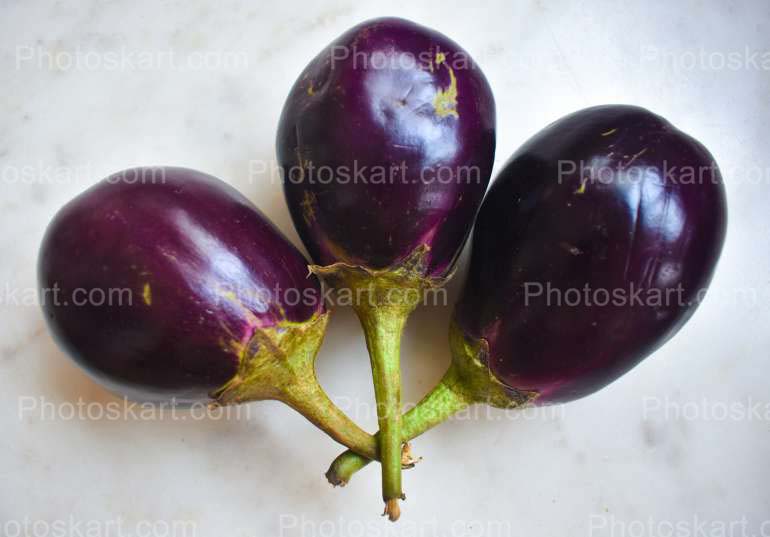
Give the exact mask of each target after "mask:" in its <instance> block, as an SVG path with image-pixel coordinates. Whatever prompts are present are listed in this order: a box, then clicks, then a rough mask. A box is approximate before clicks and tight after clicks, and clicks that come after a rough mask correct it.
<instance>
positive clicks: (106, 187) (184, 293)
mask: <svg viewBox="0 0 770 537" xmlns="http://www.w3.org/2000/svg"><path fill="white" fill-rule="evenodd" d="M39 285H40V287H41V288H42V290H43V291H42V295H41V296H44V297H46V299H45V300H44V305H43V309H44V313H45V317H46V318H47V321H48V324H49V326H50V328H51V330H52V332H53V334H54V336H55V337H56V339H57V340H58V342H59V343H60V345H61V346H62V347H63V348H64V349H65V350H66V351H67V352H68V353H69V354H70V355H71V356H72V358H73V359H74V360H75V361H76V362H77V363H78V364H80V365H81V366H82V367H83V368H84V369H85V370H86V371H88V373H90V374H91V375H92V376H93V377H95V378H96V379H97V380H98V381H99V382H101V383H102V384H104V385H105V386H106V387H107V388H109V389H111V390H113V391H115V392H117V393H119V394H121V395H124V396H127V397H129V398H131V399H134V400H139V401H153V402H158V401H166V400H171V399H174V400H175V401H176V402H178V403H194V402H198V401H205V400H208V399H209V397H208V394H209V393H210V392H211V391H212V390H215V389H217V388H219V387H221V386H222V385H223V384H225V383H226V382H227V381H228V380H229V379H230V378H231V377H233V375H234V374H235V373H236V370H237V367H238V357H239V355H238V348H239V344H240V345H246V344H248V342H249V341H250V339H251V336H252V334H253V333H254V331H255V330H256V329H257V328H266V327H273V326H276V325H277V324H279V323H281V322H283V321H293V322H301V321H305V320H307V319H309V318H311V317H312V316H313V315H315V314H316V313H320V312H321V311H322V310H323V304H322V300H321V294H320V284H319V282H318V280H317V279H316V278H315V277H307V264H306V261H305V259H304V257H303V256H302V254H300V253H299V251H298V250H297V249H296V248H294V246H292V245H291V243H289V241H288V240H287V239H286V238H285V237H284V236H283V235H281V233H280V232H279V231H278V230H277V229H276V228H275V227H274V226H273V225H272V224H271V223H270V222H269V221H268V220H267V219H266V218H265V217H264V216H263V215H262V214H261V213H260V212H259V211H258V210H257V209H256V208H255V207H254V206H253V205H252V204H251V203H250V202H249V201H248V200H247V199H246V198H244V197H243V196H242V195H241V194H240V193H238V192H237V191H236V190H235V189H233V188H231V187H230V186H228V185H227V184H225V183H223V182H222V181H220V180H218V179H216V178H214V177H211V176H209V175H206V174H203V173H200V172H197V171H193V170H189V169H184V168H170V167H169V168H138V169H132V170H126V171H123V172H120V173H117V174H115V175H113V176H110V177H109V178H107V179H105V180H103V181H101V182H100V183H98V184H96V185H95V186H94V187H92V188H91V189H89V190H87V191H86V192H84V193H83V194H81V195H80V196H78V197H77V198H75V199H74V200H72V201H71V202H70V203H68V204H67V205H66V206H64V207H63V208H62V209H61V210H60V211H59V213H58V214H57V215H56V217H55V218H54V220H53V221H52V222H51V224H50V225H49V227H48V229H47V231H46V234H45V238H44V240H43V244H42V247H41V251H40V257H39ZM51 289H58V291H56V292H51V291H47V290H51ZM79 289H81V290H83V291H77V290H79ZM297 293H299V294H302V295H303V299H302V300H298V299H297Z"/></svg>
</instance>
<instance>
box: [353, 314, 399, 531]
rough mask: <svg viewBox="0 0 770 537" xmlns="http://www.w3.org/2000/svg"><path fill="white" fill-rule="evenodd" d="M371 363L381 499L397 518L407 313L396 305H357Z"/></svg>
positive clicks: (387, 511) (389, 513)
mask: <svg viewBox="0 0 770 537" xmlns="http://www.w3.org/2000/svg"><path fill="white" fill-rule="evenodd" d="M357 313H358V316H359V319H360V320H361V326H362V328H363V330H364V336H365V337H366V347H367V348H368V350H369V357H370V360H371V364H372V378H373V380H374V396H375V399H376V401H377V422H378V425H379V428H380V433H379V435H378V437H377V447H378V452H379V455H380V461H381V463H382V498H383V500H384V501H385V504H386V508H385V511H386V514H388V515H389V516H390V518H391V520H396V519H398V514H399V512H398V500H401V499H403V498H404V494H403V492H402V490H401V364H400V350H401V335H402V334H403V331H404V325H405V324H406V319H407V317H408V313H406V314H405V313H404V312H403V311H402V310H401V309H400V308H391V307H387V306H384V307H379V308H358V311H357Z"/></svg>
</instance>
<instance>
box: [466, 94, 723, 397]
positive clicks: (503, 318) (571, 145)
mask: <svg viewBox="0 0 770 537" xmlns="http://www.w3.org/2000/svg"><path fill="white" fill-rule="evenodd" d="M581 163H582V164H583V165H582V169H581ZM573 166H574V167H575V168H576V169H574V170H573ZM726 223H727V207H726V201H725V193H724V187H723V184H722V178H721V175H720V173H719V170H718V168H717V166H716V163H715V162H714V159H713V157H712V156H711V154H710V153H709V152H708V151H707V150H706V148H705V147H703V145H701V144H700V143H699V142H698V141H696V140H695V139H693V138H691V137H690V136H688V135H686V134H684V133H682V132H681V131H679V130H677V129H676V128H674V127H673V126H672V125H671V124H670V123H668V122H667V121H666V120H664V119H663V118H661V117H659V116H657V115H654V114H652V113H651V112H649V111H647V110H645V109H642V108H638V107H632V106H620V105H608V106H598V107H594V108H588V109H586V110H582V111H579V112H576V113H574V114H571V115H569V116H566V117H564V118H562V119H560V120H558V121H556V122H555V123H552V124H551V125H549V126H548V127H546V128H545V129H544V130H542V131H541V132H540V133H538V134H537V135H535V136H534V137H533V138H532V139H530V140H529V141H528V142H527V143H526V144H525V145H524V146H523V147H521V149H519V151H517V152H516V153H515V154H514V155H513V157H512V158H511V160H510V161H509V162H508V163H507V164H506V166H505V168H504V169H503V170H502V172H501V173H500V175H499V177H497V179H496V180H495V181H494V183H493V185H492V187H491V188H490V191H489V193H488V194H487V197H486V199H485V201H484V203H483V205H482V208H481V210H480V212H479V218H478V220H477V223H476V228H475V231H474V237H473V253H472V259H471V267H470V269H469V277H468V281H467V284H466V287H465V289H464V291H463V294H462V297H461V299H460V301H459V302H458V305H457V308H456V312H455V319H456V321H457V322H458V324H459V325H460V327H461V328H462V330H463V331H464V332H465V333H466V334H467V335H469V336H472V337H474V338H483V339H485V340H486V341H487V343H488V344H489V356H488V357H487V359H488V365H489V367H490V369H491V371H492V373H493V374H494V375H495V377H497V378H498V380H500V381H502V382H503V384H505V385H506V386H508V387H511V388H516V389H519V390H531V391H535V392H538V393H539V397H538V399H537V400H536V402H537V403H539V404H545V403H552V402H565V401H570V400H573V399H577V398H579V397H582V396H585V395H588V394H590V393H593V392H595V391H597V390H599V389H600V388H602V387H603V386H605V385H607V384H608V383H610V382H612V381H613V380H615V379H617V378H618V377H620V376H621V375H623V374H624V373H625V372H627V371H628V370H629V369H631V368H632V367H634V366H635V365H636V364H637V363H638V362H639V361H640V360H642V359H643V358H645V357H646V356H647V355H649V354H650V353H651V352H653V351H654V350H655V349H656V348H658V347H659V346H660V345H662V344H663V343H664V342H665V341H666V340H668V339H669V338H670V337H672V336H673V335H674V334H675V333H676V332H677V331H678V330H679V329H680V328H681V327H682V325H683V324H684V323H685V322H686V321H687V320H688V318H689V317H690V316H691V315H692V314H693V312H694V311H695V309H696V307H697V305H698V303H699V301H700V299H701V298H702V296H703V292H705V289H706V287H707V286H708V284H709V282H710V280H711V277H712V274H713V272H714V268H715V265H716V262H717V260H718V258H719V255H720V252H721V248H722V243H723V241H724V237H725V231H726ZM538 285H541V286H542V287H538ZM548 285H550V289H549V288H548ZM586 286H588V287H586ZM586 289H588V292H585V290H586ZM639 289H641V290H642V291H641V292H640V291H639ZM575 290H580V294H579V295H578V294H577V291H575ZM600 290H606V291H607V292H608V293H609V302H608V297H607V296H605V294H604V291H600ZM634 293H637V294H636V295H635V294H634ZM666 293H668V294H666ZM585 297H587V298H585Z"/></svg>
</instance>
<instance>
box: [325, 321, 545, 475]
mask: <svg viewBox="0 0 770 537" xmlns="http://www.w3.org/2000/svg"><path fill="white" fill-rule="evenodd" d="M449 345H450V349H451V353H452V363H451V365H450V366H449V369H448V370H447V372H446V373H445V374H444V377H443V378H442V379H441V381H440V382H439V384H438V385H437V386H436V387H435V388H434V389H433V390H431V392H430V393H428V394H427V395H426V396H425V397H424V398H423V399H422V400H421V401H420V402H419V403H418V404H417V405H416V406H415V407H414V408H412V409H411V410H410V411H409V412H407V413H406V414H405V415H404V417H403V420H402V434H403V437H402V441H403V442H408V441H409V440H411V439H413V438H416V437H417V436H419V435H421V434H422V433H424V432H426V431H428V430H429V429H431V428H433V427H435V426H436V425H438V424H440V423H442V422H444V421H445V420H447V419H449V418H450V417H451V416H453V415H454V414H456V413H457V412H459V411H460V410H463V409H464V408H466V407H468V406H470V405H472V404H476V403H486V404H488V405H491V406H493V407H497V408H506V409H507V408H518V407H524V406H526V405H529V404H531V403H532V402H533V401H534V400H535V399H536V398H537V393H536V392H530V391H521V390H515V389H511V388H508V387H507V386H505V385H503V384H502V383H501V382H500V381H499V380H497V379H496V378H495V377H494V376H493V375H492V374H491V372H490V371H489V367H488V366H487V364H488V358H489V345H488V343H487V342H486V340H483V339H481V340H476V339H474V338H471V337H470V336H468V335H466V334H465V333H464V332H463V330H462V329H461V328H460V327H459V326H458V325H457V324H456V323H455V322H452V325H451V326H450V329H449ZM375 436H376V435H375ZM369 462H371V461H370V460H367V459H366V458H364V457H362V456H360V455H359V454H356V453H354V452H352V451H346V452H345V453H343V454H342V455H340V456H339V457H337V458H336V459H335V460H334V462H333V463H332V465H331V466H330V467H329V470H328V471H327V472H326V478H327V479H328V480H329V483H331V484H332V485H335V486H338V485H340V486H344V485H345V484H347V482H348V481H349V480H350V478H351V477H352V476H353V474H355V473H356V472H357V471H358V470H360V469H362V468H363V467H364V466H366V465H367V464H369ZM405 462H407V463H409V462H410V461H405ZM405 467H406V466H405Z"/></svg>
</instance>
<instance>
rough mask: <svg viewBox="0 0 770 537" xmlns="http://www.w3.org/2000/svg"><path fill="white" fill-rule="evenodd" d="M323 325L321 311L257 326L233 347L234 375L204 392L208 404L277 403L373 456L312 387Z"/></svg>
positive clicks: (363, 438) (367, 438)
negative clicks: (235, 354) (207, 393)
mask: <svg viewBox="0 0 770 537" xmlns="http://www.w3.org/2000/svg"><path fill="white" fill-rule="evenodd" d="M328 321H329V314H328V313H323V314H320V315H314V316H313V317H311V318H310V319H309V320H307V321H305V322H300V323H292V322H284V323H280V324H279V325H277V326H275V327H270V328H257V329H256V330H255V331H254V334H253V335H252V337H251V340H250V341H249V342H248V344H246V345H240V344H239V345H237V346H236V351H237V352H238V358H239V364H238V372H237V373H236V374H235V376H234V377H233V378H232V379H230V380H229V381H228V382H227V383H226V384H225V385H224V386H222V387H221V388H219V389H218V390H216V391H214V392H212V393H211V394H210V395H211V398H212V399H213V400H214V401H213V403H212V404H214V405H232V404H239V403H247V402H250V401H262V400H266V399H274V400H278V401H282V402H284V403H286V404H287V405H289V406H291V407H292V408H294V409H295V410H297V411H298V412H299V413H300V414H302V415H303V416H305V417H306V418H307V419H308V420H309V421H310V422H312V423H313V424H315V425H316V426H318V427H319V428H320V429H321V430H323V431H324V432H326V433H327V434H328V435H329V436H331V437H332V438H333V439H334V440H336V441H337V442H339V443H340V444H342V445H344V446H347V447H348V448H349V449H352V450H353V451H355V452H357V453H359V454H361V455H364V456H367V457H369V456H372V457H376V456H377V451H376V444H375V443H374V440H373V438H372V436H371V435H369V434H368V433H366V432H365V431H363V430H362V429H361V428H360V427H358V426H357V425H356V424H355V423H354V422H353V421H352V420H350V418H348V417H347V416H346V415H345V414H344V413H343V412H342V411H341V410H340V409H339V408H338V407H337V406H336V405H334V403H333V402H332V401H331V400H330V399H329V397H328V396H327V395H326V393H325V392H324V391H323V389H322V388H321V386H320V385H319V384H318V379H317V378H316V374H315V358H316V355H317V354H318V349H319V348H320V346H321V343H322V342H323V337H324V334H325V332H326V325H327V323H328Z"/></svg>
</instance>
